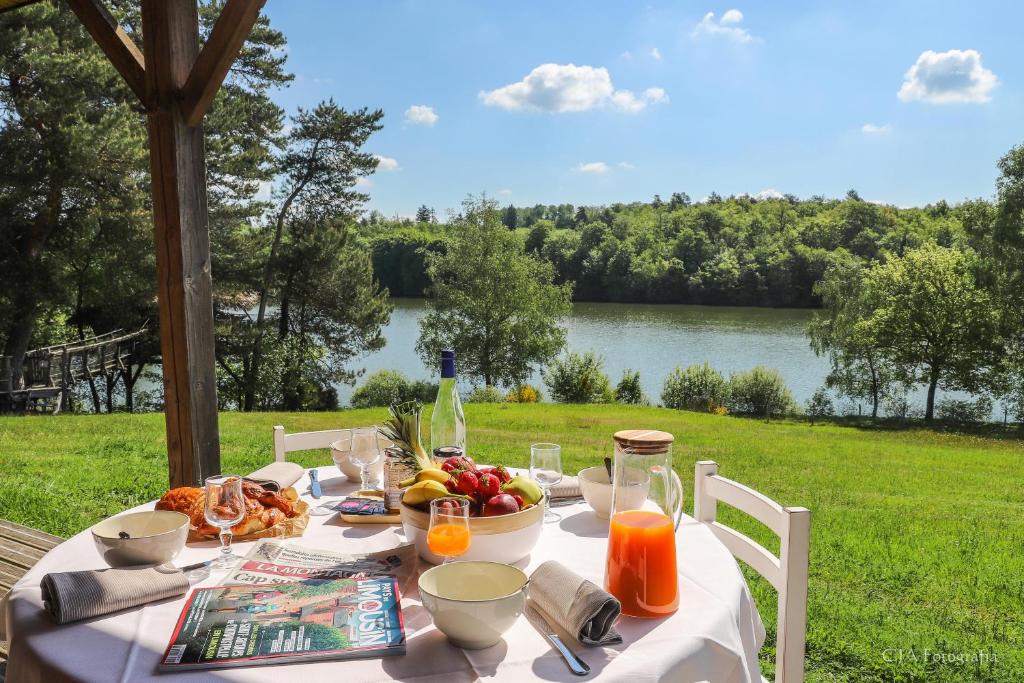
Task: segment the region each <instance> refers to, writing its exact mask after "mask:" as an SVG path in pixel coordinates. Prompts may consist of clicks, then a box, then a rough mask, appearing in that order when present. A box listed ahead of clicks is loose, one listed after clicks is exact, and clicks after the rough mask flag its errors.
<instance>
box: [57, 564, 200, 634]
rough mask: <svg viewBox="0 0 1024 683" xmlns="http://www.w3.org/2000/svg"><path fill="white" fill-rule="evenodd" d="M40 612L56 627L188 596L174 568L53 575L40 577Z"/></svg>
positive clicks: (180, 577) (136, 568) (178, 572)
mask: <svg viewBox="0 0 1024 683" xmlns="http://www.w3.org/2000/svg"><path fill="white" fill-rule="evenodd" d="M40 587H41V588H42V589H43V609H45V610H46V611H47V612H49V614H50V616H52V617H53V619H54V621H56V622H57V623H58V624H67V623H68V622H72V621H79V620H80V619H90V618H92V617H98V616H102V615H104V614H110V613H111V612H119V611H121V610H123V609H129V608H131V607H138V606H139V605H144V604H146V603H147V602H155V601H156V600H163V599H165V598H173V597H177V596H179V595H184V594H185V593H187V592H188V587H189V583H188V579H187V578H185V575H184V574H183V573H182V571H181V570H180V569H178V568H177V567H172V566H170V565H161V566H159V567H126V568H123V569H98V570H93V571H81V572H54V573H51V574H47V575H46V576H44V577H43V581H42V584H41V586H40Z"/></svg>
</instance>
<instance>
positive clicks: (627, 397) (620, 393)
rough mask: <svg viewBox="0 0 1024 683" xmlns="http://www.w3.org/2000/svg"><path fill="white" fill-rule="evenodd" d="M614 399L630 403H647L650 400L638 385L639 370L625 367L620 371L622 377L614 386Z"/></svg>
mask: <svg viewBox="0 0 1024 683" xmlns="http://www.w3.org/2000/svg"><path fill="white" fill-rule="evenodd" d="M615 400H616V401H617V402H619V403H627V404H630V405H641V406H642V405H647V404H648V403H650V401H648V400H647V397H646V396H644V390H643V388H642V387H641V386H640V371H639V370H630V369H628V368H627V369H626V370H623V371H622V379H620V380H619V383H618V385H617V386H616V387H615Z"/></svg>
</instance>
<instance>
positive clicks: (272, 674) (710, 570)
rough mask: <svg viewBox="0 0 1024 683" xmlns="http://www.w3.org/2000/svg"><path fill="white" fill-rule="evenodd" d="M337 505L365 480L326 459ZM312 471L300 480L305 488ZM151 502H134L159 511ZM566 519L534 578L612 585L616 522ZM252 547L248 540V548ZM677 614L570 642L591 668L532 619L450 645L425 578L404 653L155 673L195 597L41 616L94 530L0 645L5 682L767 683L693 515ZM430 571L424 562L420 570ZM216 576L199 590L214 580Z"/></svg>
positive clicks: (742, 602) (750, 605) (190, 559)
mask: <svg viewBox="0 0 1024 683" xmlns="http://www.w3.org/2000/svg"><path fill="white" fill-rule="evenodd" d="M319 475H320V479H321V483H322V487H323V496H324V499H326V500H333V499H335V498H341V497H343V496H345V495H348V494H350V493H352V492H353V491H354V489H355V488H356V487H355V486H354V485H353V484H351V483H349V482H348V481H347V480H346V478H345V477H344V475H342V474H340V473H339V472H338V470H337V469H336V468H334V467H322V468H319ZM308 487H309V479H308V473H307V474H306V476H304V477H303V478H302V479H301V480H299V481H298V482H297V483H296V488H297V490H298V491H300V492H304V493H303V498H304V499H306V500H309V501H311V502H312V499H311V498H309V494H308V492H307V491H308ZM153 505H154V503H152V502H151V503H147V504H145V505H141V506H139V507H138V508H135V509H134V511H138V510H146V509H151V508H152V507H153ZM558 512H559V514H561V516H562V519H561V521H560V522H557V523H550V524H546V525H545V526H544V530H543V533H542V534H541V538H540V541H539V542H538V545H537V546H536V547H535V548H534V550H533V552H532V553H531V554H530V556H529V557H528V558H526V559H524V560H523V561H521V562H520V563H519V566H520V567H521V568H523V569H524V571H526V572H527V573H530V572H531V571H532V570H533V569H535V568H536V567H537V566H538V565H539V564H540V563H542V562H544V561H545V560H551V559H554V560H558V561H559V562H561V563H562V564H564V565H566V566H567V567H569V568H570V569H572V570H573V571H575V572H576V573H578V574H579V575H581V576H583V577H585V578H587V579H590V580H591V581H593V582H595V583H597V584H598V585H601V584H602V581H603V575H604V564H605V551H606V544H607V537H608V521H607V520H602V519H599V518H598V517H597V516H596V515H595V514H594V513H593V511H592V510H591V509H590V508H589V507H588V506H587V505H586V504H585V503H583V502H579V503H574V504H571V505H567V506H565V507H561V508H558ZM289 542H294V543H296V544H300V545H304V546H308V547H312V548H317V547H319V548H326V549H332V550H336V551H340V552H346V551H348V552H353V553H356V552H372V551H376V550H384V549H387V548H390V547H394V546H396V545H398V544H400V543H402V542H404V536H403V534H402V531H401V526H389V525H379V524H359V525H348V524H346V523H344V522H342V521H341V520H340V518H339V517H338V516H337V515H330V516H313V517H311V519H310V524H309V526H308V527H307V528H306V531H305V534H304V535H303V536H302V537H301V538H297V539H290V541H289ZM249 547H250V544H249V543H241V542H240V543H237V544H236V548H235V550H236V552H237V553H238V554H240V555H244V554H245V553H246V552H248V549H249ZM217 552H218V550H217V543H215V542H204V543H198V544H189V545H188V546H186V548H185V549H184V550H183V551H182V552H181V554H180V555H179V556H178V557H177V558H176V559H175V563H176V564H178V565H179V566H183V565H187V564H191V563H195V562H200V561H203V560H206V559H210V558H212V557H213V556H214V555H215V554H216V553H217ZM677 552H678V567H679V586H680V595H679V610H678V611H677V612H676V613H675V614H673V615H672V616H669V617H666V618H663V619H653V620H651V619H634V618H629V617H621V618H620V619H619V621H618V624H617V628H618V630H619V632H620V633H621V634H622V637H623V640H624V642H623V643H622V644H621V645H616V646H612V647H596V648H586V647H582V646H580V645H579V644H577V643H576V642H575V641H574V640H572V639H571V638H570V639H567V636H568V634H565V633H562V634H561V635H562V637H563V640H565V642H568V643H571V644H572V646H573V649H574V650H575V651H576V653H577V654H578V655H579V656H580V658H581V659H583V660H584V661H586V662H587V664H589V665H590V668H591V673H590V674H589V675H588V676H587V677H577V676H574V675H573V674H571V673H570V672H569V670H568V668H567V667H566V665H565V663H564V662H563V661H562V659H561V657H560V656H559V655H558V653H556V652H555V651H554V650H553V649H551V647H550V646H549V644H548V642H547V640H546V639H545V638H543V637H542V636H541V634H540V633H539V632H538V631H536V630H535V629H534V628H533V627H532V626H531V625H530V623H529V622H528V621H527V620H526V619H525V617H524V618H520V619H519V620H518V621H517V622H516V624H515V625H514V626H513V627H512V628H511V629H510V630H509V631H508V632H506V633H505V636H504V638H503V640H502V641H500V642H499V643H498V644H497V645H494V646H492V647H490V648H487V649H484V650H463V649H460V648H457V647H454V646H452V645H451V644H449V642H448V641H447V639H446V638H445V636H444V635H443V634H442V633H440V632H439V631H438V630H437V629H435V628H434V627H433V625H432V623H431V619H430V615H429V614H428V613H427V611H426V610H425V609H424V608H423V606H422V604H421V603H420V599H419V594H418V592H417V591H416V589H415V582H413V587H412V589H411V590H409V591H407V594H406V595H403V596H402V610H403V613H404V618H405V627H406V637H407V651H406V654H405V655H399V656H392V657H382V658H377V659H353V660H347V661H330V662H315V663H302V664H281V665H275V666H261V665H256V666H248V667H241V668H225V669H209V670H203V671H188V672H174V673H163V674H161V673H158V672H157V664H158V661H159V660H160V658H161V656H162V655H163V652H164V650H165V649H166V647H167V642H168V639H169V638H170V635H171V631H172V629H173V627H174V624H175V622H176V620H177V618H178V615H179V614H180V612H181V609H182V607H183V605H184V603H185V597H184V596H182V597H181V598H174V599H169V600H164V601H162V602H158V603H150V604H148V605H145V606H143V607H141V608H137V609H133V610H126V611H123V612H119V613H115V614H110V615H107V616H103V617H98V618H94V619H90V620H86V621H81V622H77V623H72V624H67V625H64V626H57V625H55V624H54V622H53V621H52V620H51V619H50V617H49V616H48V615H47V614H46V613H45V612H44V611H43V606H42V598H41V594H40V588H39V584H40V580H41V579H42V578H43V576H44V575H45V574H47V573H48V572H60V571H74V570H81V569H101V568H103V567H104V566H105V565H104V563H103V560H102V559H101V558H100V556H99V554H98V553H97V551H96V549H95V546H94V544H93V540H92V537H91V534H90V532H89V530H88V529H87V530H85V531H83V532H81V533H80V534H78V535H76V536H74V537H72V538H70V539H68V540H67V541H66V542H65V543H62V544H61V545H59V546H57V547H56V548H55V549H54V550H52V551H51V552H49V553H48V554H47V555H46V556H45V557H43V558H42V559H41V560H40V561H39V563H38V564H36V566H35V567H33V568H32V570H31V571H29V572H28V573H27V574H26V575H25V576H24V577H23V578H22V579H21V580H20V581H19V582H18V583H17V585H15V586H14V588H13V589H12V590H11V592H10V593H9V594H8V596H7V597H6V599H5V600H4V604H3V605H0V607H2V618H0V640H7V641H8V642H9V644H10V659H9V661H8V664H7V682H8V683H23V682H30V683H34V682H36V681H39V682H46V683H57V682H60V681H102V682H104V683H106V682H113V681H123V682H125V683H134V682H137V681H154V680H165V681H166V680H168V679H172V680H176V681H177V680H182V681H185V680H188V681H200V680H203V681H209V680H223V681H268V682H270V681H272V682H275V683H280V682H281V681H302V682H303V683H315V682H316V681H332V682H336V681H338V680H344V681H346V683H358V682H361V681H382V680H399V681H417V682H420V681H422V682H424V683H426V682H429V681H444V682H445V683H456V682H459V681H479V680H486V681H525V680H546V681H576V680H602V681H627V680H628V681H723V682H730V683H731V682H733V681H735V682H746V681H760V673H759V668H758V660H757V652H758V650H759V649H760V647H761V644H762V643H763V641H764V636H765V631H764V626H763V625H762V623H761V619H760V617H759V616H758V612H757V609H756V607H755V605H754V602H753V599H752V597H751V594H750V591H749V589H748V587H747V585H746V582H745V581H744V579H743V575H742V574H741V572H740V571H739V568H738V567H737V565H736V562H735V560H734V559H733V557H732V555H731V554H730V553H729V551H728V550H727V549H726V548H725V546H723V545H722V544H721V543H720V542H719V541H718V540H717V539H716V538H715V537H714V535H713V534H712V533H711V532H710V531H709V530H708V528H707V527H705V526H704V525H702V524H700V523H698V522H696V521H695V520H693V519H692V518H690V517H687V516H684V517H683V521H682V523H681V524H680V525H679V530H678V532H677ZM424 567H429V565H426V563H421V569H422V568H424ZM222 576H223V573H218V572H215V573H213V574H212V575H210V576H208V577H207V578H205V579H204V580H203V581H202V582H201V583H198V584H196V585H201V586H213V585H217V583H218V582H219V580H220V579H221V577H222Z"/></svg>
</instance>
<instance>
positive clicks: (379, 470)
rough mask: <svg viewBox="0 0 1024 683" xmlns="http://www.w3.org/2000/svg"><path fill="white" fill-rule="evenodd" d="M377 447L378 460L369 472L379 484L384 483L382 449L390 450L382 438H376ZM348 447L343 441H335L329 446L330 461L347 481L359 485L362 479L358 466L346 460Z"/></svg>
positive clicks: (388, 442)
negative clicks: (378, 452)
mask: <svg viewBox="0 0 1024 683" xmlns="http://www.w3.org/2000/svg"><path fill="white" fill-rule="evenodd" d="M377 445H378V446H379V447H380V458H379V459H378V460H377V462H375V463H374V464H373V465H371V466H370V471H371V472H372V473H373V475H374V479H376V480H377V481H379V482H383V481H384V449H385V448H390V446H391V441H389V440H388V439H385V438H384V437H382V436H378V437H377ZM348 454H349V451H348V447H347V445H346V443H345V440H344V439H342V440H341V441H335V442H334V443H332V444H331V459H332V460H334V464H335V465H337V466H338V469H339V470H341V473H342V474H344V475H345V476H346V477H348V480H349V481H354V482H355V483H357V484H358V483H360V480H361V478H362V472H361V470H360V467H359V465H353V464H352V461H351V460H349V459H348Z"/></svg>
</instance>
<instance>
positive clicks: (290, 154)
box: [218, 101, 390, 410]
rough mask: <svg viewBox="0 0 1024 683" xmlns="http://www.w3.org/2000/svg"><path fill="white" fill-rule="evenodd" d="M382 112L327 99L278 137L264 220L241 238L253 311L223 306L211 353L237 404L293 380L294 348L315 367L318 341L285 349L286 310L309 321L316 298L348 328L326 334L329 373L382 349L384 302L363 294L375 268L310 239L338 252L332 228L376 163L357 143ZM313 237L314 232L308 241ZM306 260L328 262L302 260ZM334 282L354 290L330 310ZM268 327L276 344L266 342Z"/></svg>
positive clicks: (290, 329)
mask: <svg viewBox="0 0 1024 683" xmlns="http://www.w3.org/2000/svg"><path fill="white" fill-rule="evenodd" d="M383 116H384V114H383V112H382V111H380V110H376V111H369V110H368V109H366V108H363V109H359V110H356V111H353V112H349V111H347V110H345V109H344V108H342V107H339V106H338V105H336V104H335V103H334V102H333V101H327V102H321V103H320V104H318V105H317V106H316V107H314V108H313V109H312V110H305V109H301V108H300V109H299V111H298V113H297V114H296V115H295V116H294V117H292V127H291V130H290V132H289V133H288V134H287V136H286V137H285V139H284V140H283V143H282V144H283V151H282V153H281V155H280V158H279V159H278V166H277V171H278V175H277V183H276V184H277V186H278V188H279V189H278V191H277V193H276V199H277V201H276V206H275V207H274V210H273V212H272V214H271V216H270V220H269V221H267V223H266V224H264V225H263V226H260V227H259V228H258V229H257V230H256V231H255V233H253V231H252V230H251V229H250V228H248V227H243V228H242V230H241V235H240V237H241V239H240V240H239V248H240V250H247V255H248V258H247V259H242V260H243V261H245V263H243V264H242V268H243V269H245V270H247V272H246V273H245V277H247V278H248V279H249V282H250V283H251V286H252V289H254V290H255V291H256V299H257V305H256V312H255V316H250V314H249V313H248V311H243V312H241V313H237V312H236V313H234V314H229V313H228V312H225V317H227V318H229V320H228V324H227V325H225V326H224V328H225V333H226V335H225V337H226V338H225V342H226V343H224V344H219V345H218V351H221V350H223V353H218V361H219V364H220V367H221V368H222V370H223V371H224V373H225V374H226V375H227V377H228V381H229V382H230V383H231V384H233V385H235V387H236V389H237V390H236V391H234V392H233V395H239V396H240V399H239V407H240V408H241V409H242V410H254V409H256V408H257V394H258V392H259V390H260V387H261V386H265V385H266V382H267V381H272V382H273V385H274V386H279V383H281V382H284V381H286V377H289V376H291V375H290V373H291V371H290V370H288V369H286V367H291V368H294V365H295V363H296V362H299V361H297V360H296V358H295V355H294V354H296V353H297V354H300V355H303V357H304V358H305V359H304V360H303V361H301V362H302V363H309V364H317V363H319V362H320V361H321V359H322V354H324V353H327V351H326V349H325V348H324V347H323V345H324V344H325V343H326V341H325V340H323V339H321V340H320V342H319V343H317V344H315V345H313V346H309V345H306V344H305V343H303V342H301V341H299V343H298V346H297V347H296V346H295V345H292V346H290V347H289V346H287V343H288V342H287V341H286V340H287V338H288V337H289V336H290V335H292V334H293V333H295V332H296V331H300V330H301V329H302V326H303V324H304V323H302V322H296V320H293V316H295V315H299V316H300V318H302V319H303V320H305V321H308V318H306V317H305V316H306V314H307V313H308V309H307V308H305V306H306V305H307V304H309V303H310V301H312V300H314V299H316V300H319V301H320V302H321V303H322V304H323V305H322V306H321V307H320V309H319V310H320V312H321V313H322V314H324V313H326V314H327V318H331V317H333V321H332V324H333V325H334V326H335V327H336V328H338V329H344V330H345V334H343V335H338V336H333V337H332V341H333V342H334V343H335V345H334V346H333V347H332V348H331V349H330V353H331V354H332V355H333V357H334V358H335V362H334V363H332V364H331V366H332V368H333V369H334V370H336V369H337V367H338V363H340V362H343V360H344V359H348V358H351V357H352V356H354V355H355V354H357V353H360V352H362V351H365V350H371V349H373V348H379V347H380V346H382V345H383V340H382V339H381V338H380V327H381V326H382V325H384V324H386V323H387V320H388V317H389V316H390V305H389V304H386V303H384V302H383V301H382V299H380V298H379V297H378V296H377V295H374V294H371V293H370V292H371V291H372V290H374V289H376V283H375V281H374V280H373V277H372V271H371V270H370V268H369V267H368V265H367V266H366V267H365V271H366V272H365V273H363V274H360V273H359V272H358V271H354V270H352V269H351V268H348V266H347V265H346V263H345V257H346V256H352V257H355V252H354V251H353V250H348V251H345V252H344V253H340V252H339V253H337V254H329V253H323V252H325V251H326V250H325V249H324V247H323V246H319V247H318V246H317V245H316V243H315V240H316V239H317V238H323V239H325V240H327V242H326V243H327V244H328V245H333V246H334V247H335V248H336V249H339V250H343V249H344V247H345V246H346V245H347V244H348V242H347V238H346V237H345V236H344V235H343V234H342V233H343V231H341V232H339V228H338V226H339V225H341V224H344V223H346V222H352V221H353V220H354V218H355V216H356V214H357V212H358V210H359V209H360V207H361V206H362V204H363V203H364V202H365V201H366V199H367V196H366V195H365V194H363V193H361V192H358V191H356V190H355V189H354V187H355V184H356V180H357V179H358V178H360V177H365V176H368V175H370V174H371V173H373V171H374V170H375V169H376V167H377V163H378V162H377V159H376V158H375V157H374V156H373V155H371V154H369V153H367V152H365V151H363V150H362V146H363V145H364V144H365V143H366V141H367V140H368V139H369V137H370V135H372V134H373V133H374V132H376V131H378V130H380V128H381V125H380V120H381V118H383ZM332 233H333V234H332ZM311 235H313V236H315V237H314V238H313V241H312V242H311V241H310V239H311V238H310V236H311ZM307 256H308V257H316V258H318V259H319V258H323V259H326V260H322V261H319V262H318V263H316V264H307V263H306V261H304V258H306V257H307ZM366 263H367V264H368V263H369V259H367V260H366ZM332 265H333V269H332ZM310 269H313V270H316V269H320V272H321V273H322V274H323V278H322V279H321V280H320V281H319V282H317V281H314V280H313V278H312V277H310V275H309V273H310ZM324 269H326V270H324ZM343 272H344V273H345V274H346V275H347V276H350V277H355V278H356V280H355V281H349V282H346V283H342V282H341V281H340V280H339V279H338V277H337V276H338V275H339V274H340V273H343ZM335 287H338V288H340V289H341V290H342V291H350V292H357V294H356V295H355V296H354V297H351V298H350V297H347V296H346V297H340V298H338V301H337V302H336V305H334V306H333V307H332V310H330V312H329V313H328V312H327V311H328V308H329V307H330V304H328V303H327V301H328V299H330V298H331V297H332V296H337V294H338V291H337V290H334V289H332V288H335ZM310 288H313V290H315V291H311V289H310ZM272 303H276V310H273V309H272V308H271V304H272ZM327 318H324V317H321V318H320V319H321V321H326V320H327ZM272 323H276V324H273V325H272ZM273 328H276V340H272V339H271V335H273V334H274V332H275V330H274V329H273ZM314 336H315V335H314ZM293 341H294V340H293ZM271 352H275V353H277V354H278V357H277V359H276V362H277V363H280V364H282V373H283V375H282V376H280V377H277V378H276V379H273V380H272V379H271V377H268V372H267V368H266V367H265V363H266V361H267V359H268V356H269V355H270V354H271ZM305 354H309V355H308V356H307V355H305ZM274 374H276V373H270V375H271V376H273V375H274ZM264 405H265V404H264Z"/></svg>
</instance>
